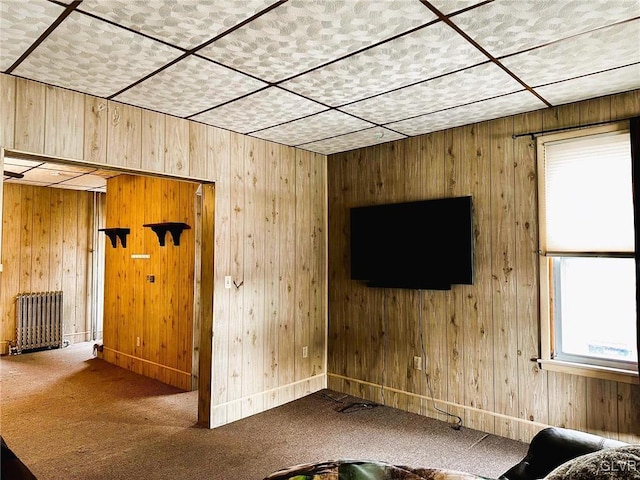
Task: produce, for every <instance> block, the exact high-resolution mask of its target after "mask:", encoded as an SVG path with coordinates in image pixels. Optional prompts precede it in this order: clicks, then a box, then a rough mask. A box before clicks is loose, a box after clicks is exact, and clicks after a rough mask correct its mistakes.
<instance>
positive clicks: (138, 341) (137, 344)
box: [136, 337, 140, 347]
mask: <svg viewBox="0 0 640 480" xmlns="http://www.w3.org/2000/svg"><path fill="white" fill-rule="evenodd" d="M139 346H140V337H136V347H139Z"/></svg>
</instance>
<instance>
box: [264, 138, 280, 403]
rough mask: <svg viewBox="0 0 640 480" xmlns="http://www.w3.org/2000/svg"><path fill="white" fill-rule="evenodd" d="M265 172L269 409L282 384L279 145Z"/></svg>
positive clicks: (271, 148) (271, 146) (269, 147)
mask: <svg viewBox="0 0 640 480" xmlns="http://www.w3.org/2000/svg"><path fill="white" fill-rule="evenodd" d="M264 163H265V169H264V175H265V178H264V190H265V197H264V204H265V209H264V215H265V223H266V228H265V230H264V236H263V240H264V244H265V245H266V248H265V249H264V271H265V277H264V278H265V295H264V298H265V303H264V324H265V325H264V360H263V363H264V389H265V390H267V391H270V390H271V392H270V393H269V394H268V395H267V396H266V397H265V407H266V408H270V407H274V406H277V405H278V392H277V390H276V387H278V386H279V384H280V378H279V368H278V356H279V352H278V347H279V342H278V310H279V307H280V304H279V296H278V293H279V284H278V278H279V276H280V271H279V267H280V237H279V233H280V232H279V229H278V225H279V223H280V218H279V216H280V200H279V198H278V184H279V180H278V177H279V175H280V168H279V166H280V148H279V147H278V145H277V144H275V143H267V144H266V152H265V160H264Z"/></svg>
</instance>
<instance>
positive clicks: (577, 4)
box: [452, 0, 639, 57]
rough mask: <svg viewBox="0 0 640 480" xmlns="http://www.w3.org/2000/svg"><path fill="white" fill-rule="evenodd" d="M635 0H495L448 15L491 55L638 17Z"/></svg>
mask: <svg viewBox="0 0 640 480" xmlns="http://www.w3.org/2000/svg"><path fill="white" fill-rule="evenodd" d="M638 13H639V12H638V0H613V1H603V0H589V1H585V0H536V1H523V0H495V1H494V2H492V3H489V4H487V5H483V6H481V7H478V8H475V9H473V10H470V11H468V12H464V13H461V14H460V15H456V16H455V17H452V20H453V22H454V23H455V24H456V25H458V26H459V27H460V28H462V30H464V31H465V32H466V33H467V34H469V36H470V37H471V38H473V39H474V40H475V41H476V42H478V43H479V44H480V45H482V46H483V47H484V48H485V49H486V50H487V51H488V52H489V53H491V54H492V55H493V56H495V57H501V56H503V55H507V54H510V53H515V52H519V51H522V50H524V49H527V48H532V47H536V46H539V45H544V44H546V43H549V42H553V41H555V40H559V39H561V38H567V37H570V36H572V35H576V34H579V33H583V32H588V31H589V30H593V29H596V28H599V27H602V26H605V25H610V24H612V23H615V22H620V21H622V20H628V19H630V18H634V17H636V16H638Z"/></svg>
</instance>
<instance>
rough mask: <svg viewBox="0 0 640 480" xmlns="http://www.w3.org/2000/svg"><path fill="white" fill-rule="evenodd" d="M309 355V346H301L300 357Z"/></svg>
mask: <svg viewBox="0 0 640 480" xmlns="http://www.w3.org/2000/svg"><path fill="white" fill-rule="evenodd" d="M308 356H309V347H302V358H307V357H308Z"/></svg>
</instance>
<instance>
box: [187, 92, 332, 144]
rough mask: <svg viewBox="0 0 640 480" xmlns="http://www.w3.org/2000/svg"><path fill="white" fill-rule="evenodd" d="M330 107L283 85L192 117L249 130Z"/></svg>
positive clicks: (262, 127)
mask: <svg viewBox="0 0 640 480" xmlns="http://www.w3.org/2000/svg"><path fill="white" fill-rule="evenodd" d="M326 109H327V108H326V107H325V106H323V105H320V104H319V103H316V102H312V101H311V100H307V99H306V98H302V97H301V96H299V95H296V94H294V93H291V92H287V91H286V90H282V89H281V88H277V87H271V88H267V89H265V90H261V91H260V92H256V93H253V94H251V95H249V96H247V97H244V98H241V99H240V100H236V101H235V102H231V103H227V104H226V105H222V106H220V107H217V108H214V109H213V110H209V111H208V112H204V113H201V114H199V115H196V116H194V117H191V119H192V120H196V121H198V122H202V123H206V124H208V125H214V126H216V127H221V128H226V129H227V130H233V131H234V132H239V133H249V132H253V131H255V130H262V129H265V128H268V127H271V126H273V125H278V124H280V123H284V122H289V121H291V120H295V119H297V118H301V117H305V116H307V115H313V114H314V113H318V112H321V111H323V110H326Z"/></svg>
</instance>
